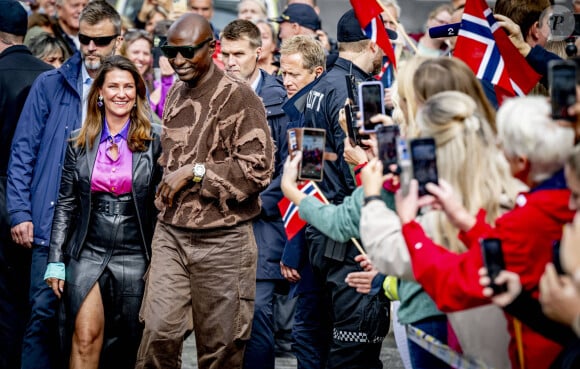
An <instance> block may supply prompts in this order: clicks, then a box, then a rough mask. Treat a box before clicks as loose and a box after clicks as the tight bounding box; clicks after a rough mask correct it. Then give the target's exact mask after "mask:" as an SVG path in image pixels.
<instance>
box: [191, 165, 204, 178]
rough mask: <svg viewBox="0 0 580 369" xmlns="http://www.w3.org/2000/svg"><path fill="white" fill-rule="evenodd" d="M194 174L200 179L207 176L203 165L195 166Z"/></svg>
mask: <svg viewBox="0 0 580 369" xmlns="http://www.w3.org/2000/svg"><path fill="white" fill-rule="evenodd" d="M193 174H195V175H196V176H199V177H201V176H203V175H204V174H205V167H204V166H203V165H202V164H195V166H194V167H193Z"/></svg>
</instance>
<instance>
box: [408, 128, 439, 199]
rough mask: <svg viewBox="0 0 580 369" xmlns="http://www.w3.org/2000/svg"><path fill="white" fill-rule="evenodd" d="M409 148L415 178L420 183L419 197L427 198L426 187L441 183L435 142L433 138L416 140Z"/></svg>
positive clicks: (412, 141)
mask: <svg viewBox="0 0 580 369" xmlns="http://www.w3.org/2000/svg"><path fill="white" fill-rule="evenodd" d="M409 147H410V151H411V162H412V166H413V177H414V178H415V179H416V180H417V182H419V196H425V195H426V194H427V193H428V192H427V189H426V188H425V185H426V184H427V183H429V182H431V183H435V184H437V183H438V182H439V175H438V172H437V153H436V151H437V149H436V146H435V140H434V139H433V138H431V137H425V138H416V139H414V140H411V142H410V144H409Z"/></svg>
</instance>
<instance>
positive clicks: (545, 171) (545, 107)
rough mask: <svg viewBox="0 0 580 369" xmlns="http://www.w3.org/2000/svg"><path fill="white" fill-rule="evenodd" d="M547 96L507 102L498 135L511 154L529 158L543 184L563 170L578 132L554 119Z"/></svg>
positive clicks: (501, 111)
mask: <svg viewBox="0 0 580 369" xmlns="http://www.w3.org/2000/svg"><path fill="white" fill-rule="evenodd" d="M551 111H552V109H551V107H550V104H549V103H548V101H546V98H545V97H543V96H526V97H518V98H513V99H509V100H507V101H505V102H504V103H503V105H502V106H501V108H500V109H499V111H498V113H497V117H496V123H497V128H498V138H499V139H500V140H501V142H502V144H503V150H504V153H505V155H506V156H507V157H509V158H514V157H518V156H522V157H526V158H527V159H528V161H529V162H530V166H531V170H530V179H531V180H532V181H533V182H535V183H540V182H542V181H544V180H546V179H548V178H549V177H551V176H552V175H553V174H554V173H555V172H557V171H558V170H560V169H561V168H562V167H563V166H564V163H565V162H566V159H567V158H568V156H569V155H570V152H571V151H572V148H573V147H574V131H573V130H572V129H571V128H567V127H563V126H560V125H558V124H557V123H556V122H554V121H553V120H552V118H551Z"/></svg>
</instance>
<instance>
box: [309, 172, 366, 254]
mask: <svg viewBox="0 0 580 369" xmlns="http://www.w3.org/2000/svg"><path fill="white" fill-rule="evenodd" d="M310 183H312V185H313V186H314V188H315V189H316V191H318V193H319V194H320V197H321V198H322V202H324V203H325V204H326V205H329V204H330V202H329V201H328V199H327V198H326V196H324V193H323V192H322V191H321V190H320V187H318V185H317V184H316V182H314V181H310ZM350 240H351V242H352V243H353V244H354V246H355V247H356V249H357V250H358V252H360V254H361V255H364V256H367V253H366V252H365V250H363V248H362V246H361V244H360V243H359V242H358V240H357V239H356V238H354V237H351V238H350Z"/></svg>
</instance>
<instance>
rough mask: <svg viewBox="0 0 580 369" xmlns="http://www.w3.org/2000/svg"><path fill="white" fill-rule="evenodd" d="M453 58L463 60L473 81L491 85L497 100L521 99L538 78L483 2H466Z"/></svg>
mask: <svg viewBox="0 0 580 369" xmlns="http://www.w3.org/2000/svg"><path fill="white" fill-rule="evenodd" d="M453 56H455V57H457V58H459V59H461V60H463V61H464V62H465V63H466V64H467V65H468V66H469V67H470V68H471V70H473V73H475V75H476V76H477V78H479V79H481V80H484V81H489V82H491V83H492V84H493V85H494V86H495V92H496V95H497V98H498V101H499V102H500V103H501V101H502V100H503V99H504V98H506V97H513V96H516V95H518V96H522V95H525V94H527V93H528V92H530V90H531V89H532V88H533V87H534V86H535V85H536V83H538V81H539V80H540V78H541V76H540V75H539V74H537V73H536V72H535V71H534V70H533V69H532V67H530V65H529V64H528V62H527V61H526V59H525V58H524V57H523V56H522V55H521V54H520V53H519V51H518V50H517V49H516V47H515V46H514V45H513V44H512V43H511V41H510V40H509V38H508V35H507V34H506V33H505V31H504V30H503V29H501V27H500V26H499V24H498V23H497V21H496V20H495V18H494V17H493V14H492V12H491V10H490V9H489V7H488V6H487V4H486V2H485V0H468V1H467V3H466V4H465V10H464V12H463V17H462V19H461V28H460V30H459V35H458V37H457V45H456V47H455V51H454V52H453Z"/></svg>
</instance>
